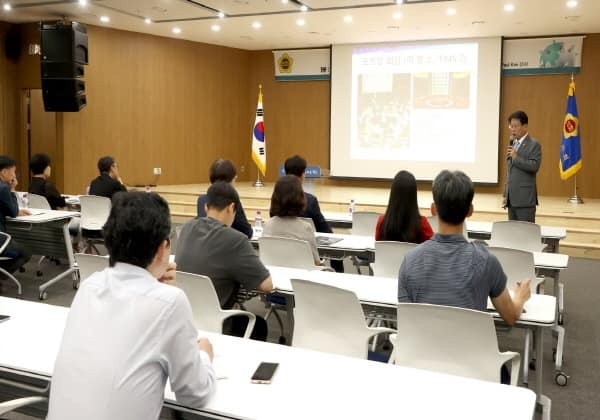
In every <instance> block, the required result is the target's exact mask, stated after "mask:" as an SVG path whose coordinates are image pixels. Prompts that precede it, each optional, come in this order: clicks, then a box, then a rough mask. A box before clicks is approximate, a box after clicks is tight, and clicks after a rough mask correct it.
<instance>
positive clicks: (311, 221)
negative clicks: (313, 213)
mask: <svg viewBox="0 0 600 420" xmlns="http://www.w3.org/2000/svg"><path fill="white" fill-rule="evenodd" d="M300 219H301V220H304V221H305V222H306V223H308V224H309V225H311V226H312V228H313V230H314V231H315V232H316V231H317V228H316V226H315V221H314V220H313V219H311V218H310V217H301V218H300Z"/></svg>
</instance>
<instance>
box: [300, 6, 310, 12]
mask: <svg viewBox="0 0 600 420" xmlns="http://www.w3.org/2000/svg"><path fill="white" fill-rule="evenodd" d="M300 10H302V11H303V12H306V11H308V6H307V5H306V4H303V5H302V6H300Z"/></svg>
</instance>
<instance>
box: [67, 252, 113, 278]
mask: <svg viewBox="0 0 600 420" xmlns="http://www.w3.org/2000/svg"><path fill="white" fill-rule="evenodd" d="M75 261H76V262H77V269H78V270H79V281H83V280H85V279H87V278H88V277H89V276H91V275H92V274H94V273H95V272H97V271H102V270H104V269H105V268H106V267H108V257H103V256H102V255H92V254H75Z"/></svg>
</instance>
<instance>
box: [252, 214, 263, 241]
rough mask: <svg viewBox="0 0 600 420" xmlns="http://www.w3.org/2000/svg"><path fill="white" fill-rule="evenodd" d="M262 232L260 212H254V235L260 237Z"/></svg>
mask: <svg viewBox="0 0 600 420" xmlns="http://www.w3.org/2000/svg"><path fill="white" fill-rule="evenodd" d="M262 231H263V218H262V214H261V213H260V210H256V216H255V217H254V235H255V236H259V237H260V236H261V235H262Z"/></svg>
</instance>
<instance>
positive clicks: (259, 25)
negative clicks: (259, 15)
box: [252, 22, 262, 29]
mask: <svg viewBox="0 0 600 420" xmlns="http://www.w3.org/2000/svg"><path fill="white" fill-rule="evenodd" d="M252 27H253V28H254V29H260V28H262V25H261V23H260V22H252Z"/></svg>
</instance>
